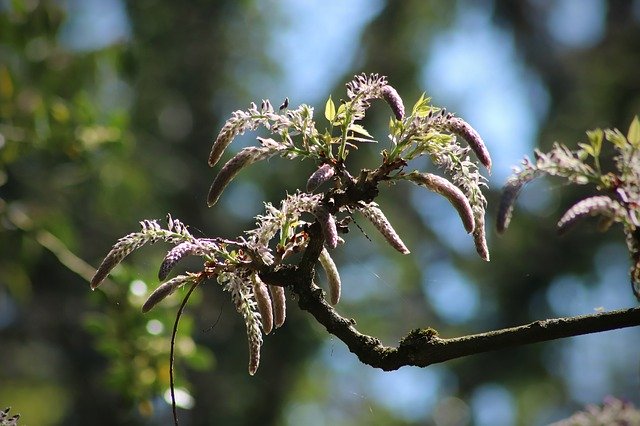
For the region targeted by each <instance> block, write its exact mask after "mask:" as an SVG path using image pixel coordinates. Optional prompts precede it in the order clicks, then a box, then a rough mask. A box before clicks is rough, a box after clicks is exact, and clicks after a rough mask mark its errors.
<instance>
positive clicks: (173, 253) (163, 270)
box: [158, 241, 198, 281]
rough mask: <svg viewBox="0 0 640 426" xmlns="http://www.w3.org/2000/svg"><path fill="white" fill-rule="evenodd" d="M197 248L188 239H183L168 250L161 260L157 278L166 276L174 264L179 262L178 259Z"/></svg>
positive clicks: (192, 252)
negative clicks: (183, 240)
mask: <svg viewBox="0 0 640 426" xmlns="http://www.w3.org/2000/svg"><path fill="white" fill-rule="evenodd" d="M197 249H198V247H197V246H196V245H195V244H193V243H191V242H189V241H185V242H183V243H180V244H178V245H177V246H175V247H174V248H172V249H171V250H169V252H168V253H167V255H166V256H165V258H164V260H163V261H162V264H161V265H160V270H159V271H158V279H159V280H160V281H163V280H164V279H165V278H167V276H168V275H169V273H170V272H171V270H172V269H173V267H174V266H176V264H177V263H178V262H180V260H182V259H183V258H184V257H186V256H189V255H191V254H194V253H195V252H196V251H197Z"/></svg>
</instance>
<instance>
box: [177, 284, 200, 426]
mask: <svg viewBox="0 0 640 426" xmlns="http://www.w3.org/2000/svg"><path fill="white" fill-rule="evenodd" d="M203 278H204V275H201V276H200V277H198V279H197V280H195V281H194V282H193V284H192V285H191V287H189V291H188V292H187V294H186V295H185V296H184V299H182V303H180V307H179V308H178V312H177V313H176V320H175V322H174V323H173V330H172V331H171V350H170V352H169V387H170V389H171V411H172V412H173V424H174V425H175V426H178V409H177V408H176V392H175V383H174V379H173V366H174V364H175V360H174V354H175V347H176V335H177V334H178V323H179V322H180V317H181V316H182V312H183V311H184V307H185V306H186V305H187V302H188V301H189V297H191V293H193V290H195V289H196V287H197V286H198V284H200V283H201V282H202V280H203Z"/></svg>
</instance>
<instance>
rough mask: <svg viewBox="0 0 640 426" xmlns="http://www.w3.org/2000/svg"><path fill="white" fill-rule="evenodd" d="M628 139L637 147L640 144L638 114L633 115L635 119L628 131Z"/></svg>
mask: <svg viewBox="0 0 640 426" xmlns="http://www.w3.org/2000/svg"><path fill="white" fill-rule="evenodd" d="M627 140H628V141H629V143H630V144H631V145H632V146H634V147H636V148H637V147H638V146H639V145H640V120H638V116H637V115H636V116H635V117H633V121H631V125H630V126H629V132H628V133H627Z"/></svg>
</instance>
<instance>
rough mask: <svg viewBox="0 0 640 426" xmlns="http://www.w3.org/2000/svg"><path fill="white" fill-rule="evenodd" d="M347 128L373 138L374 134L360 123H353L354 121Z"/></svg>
mask: <svg viewBox="0 0 640 426" xmlns="http://www.w3.org/2000/svg"><path fill="white" fill-rule="evenodd" d="M347 130H351V131H352V132H354V133H358V134H361V135H363V136H366V137H368V138H371V139H373V136H371V135H370V134H369V132H367V129H365V128H364V127H362V126H361V125H359V124H353V123H352V124H350V125H349V127H348V128H347Z"/></svg>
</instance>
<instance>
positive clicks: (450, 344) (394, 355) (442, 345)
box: [260, 164, 640, 371]
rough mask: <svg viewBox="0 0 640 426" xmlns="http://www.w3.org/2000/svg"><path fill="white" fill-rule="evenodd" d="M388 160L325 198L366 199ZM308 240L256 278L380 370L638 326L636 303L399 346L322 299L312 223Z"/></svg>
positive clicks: (430, 332) (424, 332)
mask: <svg viewBox="0 0 640 426" xmlns="http://www.w3.org/2000/svg"><path fill="white" fill-rule="evenodd" d="M399 166H401V164H393V165H392V166H389V167H388V168H385V169H384V170H375V171H373V172H370V171H365V172H363V173H362V174H361V176H359V177H358V179H357V180H354V179H353V178H350V180H351V181H350V182H349V184H348V185H347V188H346V190H345V191H337V190H334V191H332V192H330V193H329V195H328V196H327V199H330V200H332V203H333V206H332V207H333V209H334V210H336V211H337V210H338V209H339V208H340V207H341V206H345V205H355V204H356V203H357V202H358V201H362V200H371V199H373V198H375V196H376V195H377V184H378V182H379V181H380V180H382V179H384V178H385V177H386V176H387V175H388V173H389V169H394V168H397V167H399ZM308 233H309V242H308V245H307V247H306V249H305V250H304V253H303V256H302V260H301V261H300V263H299V264H298V265H287V266H285V267H280V269H278V270H267V271H264V272H263V273H261V274H260V277H261V278H262V279H263V280H264V281H265V282H267V283H269V284H273V285H281V286H286V287H290V288H291V289H292V291H293V292H294V293H295V294H296V295H297V296H298V306H299V307H300V308H301V309H303V310H305V311H307V312H309V313H310V314H311V315H313V317H314V318H315V319H316V320H317V321H318V322H319V323H320V324H322V325H323V326H324V327H325V328H326V329H327V331H328V332H329V333H331V334H333V335H334V336H336V337H337V338H338V339H340V340H342V341H343V342H344V343H345V344H346V345H347V347H348V348H349V350H350V351H351V352H353V353H354V354H355V355H356V356H357V357H358V359H359V360H360V361H361V362H362V363H364V364H368V365H370V366H372V367H376V368H380V369H382V370H385V371H391V370H397V369H398V368H400V367H403V366H405V365H412V366H417V367H426V366H429V365H431V364H436V363H439V362H444V361H448V360H451V359H456V358H461V357H464V356H469V355H474V354H480V353H484V352H490V351H495V350H499V349H505V348H511V347H516V346H523V345H528V344H531V343H538V342H546V341H549V340H555V339H560V338H564V337H572V336H580V335H583V334H590V333H598V332H602V331H607V330H615V329H618V328H625V327H634V326H638V325H640V307H637V308H633V309H626V310H619V311H611V312H599V313H595V314H591V315H583V316H576V317H567V318H556V319H546V320H540V321H535V322H532V323H530V324H526V325H521V326H518V327H511V328H505V329H501V330H493V331H488V332H485V333H479V334H472V335H468V336H462V337H456V338H449V339H445V338H441V337H439V336H438V332H437V331H436V330H434V329H432V328H424V329H415V330H412V331H410V332H409V334H408V335H407V336H405V337H404V338H402V339H401V340H400V342H399V344H398V346H396V347H393V346H385V345H383V344H382V343H381V342H380V340H379V339H377V338H375V337H372V336H368V335H366V334H363V333H360V332H359V331H358V330H357V329H356V327H355V325H356V322H355V320H353V319H347V318H344V317H342V316H340V315H339V314H338V312H337V311H336V310H335V309H333V307H332V306H331V305H330V304H329V303H327V302H326V301H325V298H324V292H323V291H322V289H321V288H319V287H318V286H317V285H315V284H314V275H315V265H316V263H317V261H318V257H319V255H320V251H321V250H322V246H323V243H324V237H323V235H322V231H321V229H320V226H319V224H318V223H317V222H316V223H314V224H313V225H312V226H310V227H309V229H308Z"/></svg>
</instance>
